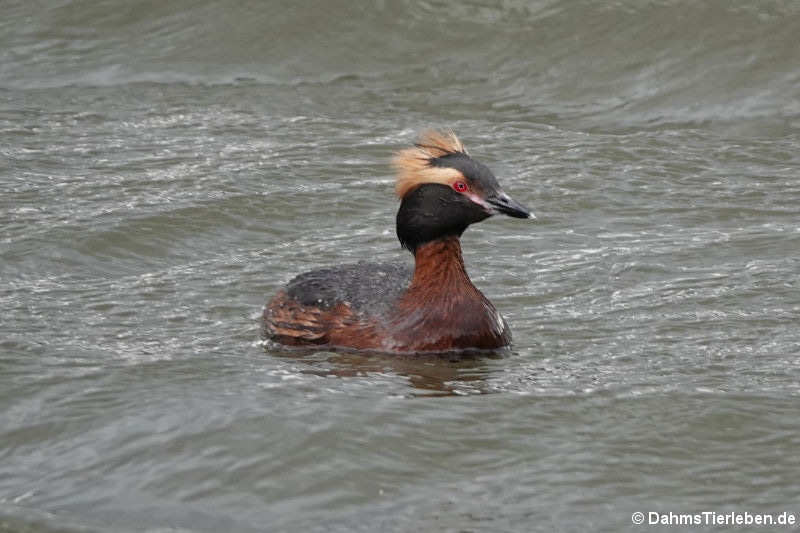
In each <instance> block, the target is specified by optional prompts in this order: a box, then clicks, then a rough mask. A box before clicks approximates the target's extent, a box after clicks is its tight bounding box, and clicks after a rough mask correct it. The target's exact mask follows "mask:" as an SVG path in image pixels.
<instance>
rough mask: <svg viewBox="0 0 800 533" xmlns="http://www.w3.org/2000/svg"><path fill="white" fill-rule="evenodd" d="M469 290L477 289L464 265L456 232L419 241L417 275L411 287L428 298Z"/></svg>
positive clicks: (411, 290)
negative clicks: (428, 240)
mask: <svg viewBox="0 0 800 533" xmlns="http://www.w3.org/2000/svg"><path fill="white" fill-rule="evenodd" d="M464 290H466V291H467V292H468V293H470V295H472V293H477V294H480V293H479V292H477V291H478V290H477V289H476V288H475V286H474V285H473V284H472V281H470V279H469V275H467V270H466V268H464V258H463V256H462V255H461V242H460V241H459V239H458V237H456V236H449V237H443V238H441V239H436V240H434V241H430V242H426V243H425V244H422V245H420V246H419V247H418V248H417V249H416V251H415V252H414V277H413V278H412V280H411V285H410V286H409V288H408V291H409V292H410V293H416V292H419V293H420V295H424V296H425V298H426V299H429V298H430V297H431V296H434V295H437V294H447V293H449V294H450V295H451V296H452V295H453V294H458V293H459V292H463V291H464Z"/></svg>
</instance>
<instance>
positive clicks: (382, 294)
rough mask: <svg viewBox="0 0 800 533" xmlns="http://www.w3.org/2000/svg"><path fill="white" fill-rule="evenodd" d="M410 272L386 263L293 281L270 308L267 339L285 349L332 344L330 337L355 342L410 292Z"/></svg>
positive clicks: (360, 265)
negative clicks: (345, 334)
mask: <svg viewBox="0 0 800 533" xmlns="http://www.w3.org/2000/svg"><path fill="white" fill-rule="evenodd" d="M412 275H413V269H412V268H411V266H407V265H402V264H401V265H397V264H389V263H370V262H366V261H361V262H358V263H353V264H347V265H341V266H337V267H330V268H322V269H319V270H312V271H310V272H306V273H304V274H300V275H299V276H296V277H295V278H294V279H292V280H291V281H290V282H289V283H288V284H287V286H286V288H285V289H284V290H282V291H280V292H279V293H278V294H277V295H276V296H275V298H273V300H272V301H271V302H270V303H269V304H268V306H267V308H266V310H265V312H264V318H265V325H266V335H267V336H268V337H269V338H271V339H273V340H276V341H278V342H281V343H283V344H291V345H304V344H331V343H332V339H331V333H332V332H335V333H341V332H343V331H347V330H349V329H351V330H352V335H354V336H355V337H357V336H358V335H359V334H360V333H362V334H364V335H368V332H367V331H366V329H365V328H367V327H368V325H369V324H371V323H373V322H375V321H376V320H377V319H379V318H381V317H383V316H385V314H386V313H387V312H388V311H389V310H390V309H391V308H392V307H393V305H394V304H395V302H396V301H397V300H398V299H399V298H400V296H401V295H402V294H403V293H404V292H405V291H406V289H407V288H408V285H409V282H410V281H411V277H412Z"/></svg>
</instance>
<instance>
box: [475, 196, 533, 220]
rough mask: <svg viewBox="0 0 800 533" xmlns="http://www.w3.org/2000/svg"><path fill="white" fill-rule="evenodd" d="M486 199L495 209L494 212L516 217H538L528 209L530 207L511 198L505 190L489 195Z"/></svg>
mask: <svg viewBox="0 0 800 533" xmlns="http://www.w3.org/2000/svg"><path fill="white" fill-rule="evenodd" d="M486 201H487V202H488V203H489V205H490V206H491V208H492V211H494V213H492V214H499V213H502V214H504V215H508V216H510V217H514V218H536V217H535V216H533V213H531V212H530V211H529V210H528V208H526V207H525V206H523V205H522V204H520V203H519V202H517V201H516V200H514V199H513V198H511V197H510V196H509V195H507V194H506V193H504V192H503V191H499V192H497V193H496V194H493V195H491V196H489V197H488V198H487V199H486Z"/></svg>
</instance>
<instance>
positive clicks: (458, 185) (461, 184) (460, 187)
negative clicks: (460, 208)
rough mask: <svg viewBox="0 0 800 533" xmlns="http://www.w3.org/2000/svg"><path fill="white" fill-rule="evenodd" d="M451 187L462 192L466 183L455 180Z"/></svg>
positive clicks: (465, 187)
mask: <svg viewBox="0 0 800 533" xmlns="http://www.w3.org/2000/svg"><path fill="white" fill-rule="evenodd" d="M453 188H454V189H455V190H457V191H458V192H464V191H466V190H467V184H466V183H464V182H463V181H457V182H455V183H454V184H453Z"/></svg>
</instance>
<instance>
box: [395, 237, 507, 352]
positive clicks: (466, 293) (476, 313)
mask: <svg viewBox="0 0 800 533" xmlns="http://www.w3.org/2000/svg"><path fill="white" fill-rule="evenodd" d="M414 259H415V265H414V277H413V278H412V280H411V284H410V285H409V287H408V289H407V290H406V292H405V293H404V294H403V296H402V297H401V298H400V300H399V302H398V306H397V308H396V309H395V314H394V323H393V325H392V328H391V329H392V331H393V337H394V339H395V341H396V342H397V343H398V344H400V345H403V346H407V347H409V346H410V347H411V348H410V349H411V351H437V350H451V349H465V348H480V349H494V348H499V347H501V346H505V345H507V344H508V343H509V342H510V340H511V338H510V336H509V334H508V332H507V328H506V325H505V322H504V321H503V319H502V317H501V316H500V315H499V314H498V313H497V311H496V310H495V308H494V306H493V305H492V304H491V302H489V300H487V299H486V297H485V296H484V295H483V294H481V292H480V291H479V290H478V289H477V288H476V287H475V285H473V284H472V281H470V279H469V276H468V275H467V271H466V269H465V268H464V259H463V258H462V256H461V243H460V242H459V240H458V237H455V236H449V237H443V238H441V239H436V240H433V241H430V242H427V243H425V244H423V245H420V246H419V247H418V248H417V249H416V250H415V252H414Z"/></svg>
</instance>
